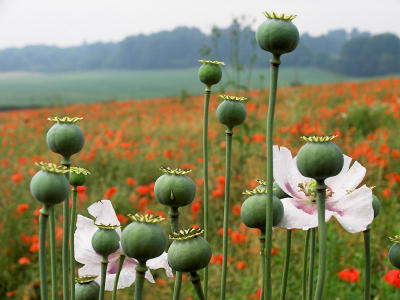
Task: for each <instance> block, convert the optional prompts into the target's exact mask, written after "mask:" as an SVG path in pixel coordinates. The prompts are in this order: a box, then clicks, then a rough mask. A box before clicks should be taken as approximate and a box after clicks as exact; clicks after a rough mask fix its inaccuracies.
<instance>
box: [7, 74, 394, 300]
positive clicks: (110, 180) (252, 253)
mask: <svg viewBox="0 0 400 300" xmlns="http://www.w3.org/2000/svg"><path fill="white" fill-rule="evenodd" d="M174 80H175V79H174ZM266 94H267V91H264V93H259V92H257V91H253V92H249V94H248V97H249V101H248V103H247V104H246V108H247V119H246V122H245V123H244V124H243V125H241V126H240V127H239V128H238V130H235V132H234V140H233V160H232V183H231V206H232V214H231V217H230V225H229V227H230V228H231V230H232V234H231V236H230V239H229V243H230V250H229V256H230V258H231V260H230V263H229V268H228V294H227V299H228V300H245V299H251V300H256V299H257V297H256V293H257V290H258V288H259V287H260V284H261V279H260V275H259V274H260V264H259V251H260V248H259V240H258V233H257V232H256V231H255V230H251V229H248V228H246V227H245V226H244V225H243V224H242V223H241V220H240V216H239V215H238V207H240V205H241V204H242V202H243V201H244V199H245V196H244V195H242V192H243V191H244V190H246V189H249V188H251V187H254V186H255V184H257V183H256V182H255V179H259V178H264V177H265V150H264V149H265V136H264V133H265V117H266V111H267V105H266V103H267V102H266ZM399 95H400V80H399V79H395V78H392V79H381V80H374V81H367V82H346V83H331V84H321V85H312V86H300V87H284V88H281V89H279V91H278V101H277V106H276V121H275V140H274V143H275V144H278V145H281V146H285V147H288V148H290V149H291V151H292V154H294V155H295V154H296V153H297V151H298V149H299V147H300V146H301V145H302V141H301V140H300V139H299V137H300V136H302V135H330V134H338V135H339V138H338V139H337V140H336V143H337V144H338V145H339V146H340V147H341V149H342V151H343V152H344V153H345V154H347V155H349V156H351V157H352V158H353V159H355V160H357V161H358V162H359V163H361V164H362V165H364V166H366V168H367V175H366V177H365V179H364V181H363V183H365V184H367V185H368V186H376V188H375V189H374V193H375V194H376V195H377V197H378V198H379V199H380V201H381V204H382V209H381V213H380V215H379V216H378V217H377V219H376V220H375V221H374V223H373V224H372V225H371V238H372V296H373V299H379V300H387V299H400V289H398V288H396V287H394V286H392V285H389V284H388V283H387V282H386V281H385V280H384V279H383V277H384V275H385V274H387V272H388V271H389V270H391V269H393V267H391V265H390V263H389V261H388V258H387V251H388V249H389V247H390V246H391V243H390V241H389V240H388V236H392V235H394V234H399V228H400V224H399V218H398V216H399V214H400V205H399V201H398V197H399V194H400V187H399V184H398V182H399V181H400V175H399V169H400V152H399V149H400V141H399V139H397V136H398V128H399V126H400V119H399V118H400V116H399V112H400V105H399V101H398V99H399V98H398V97H399ZM218 103H219V101H217V100H216V96H215V95H213V96H212V99H211V103H210V119H209V122H210V127H209V139H210V144H209V145H210V150H209V157H210V167H209V169H210V201H211V203H210V206H211V207H210V213H211V215H210V222H211V223H210V228H211V233H210V236H211V238H210V243H211V245H212V249H213V255H214V258H213V260H212V262H211V265H210V274H211V278H210V291H211V295H210V299H218V297H219V288H220V270H221V268H220V264H219V257H220V256H219V255H220V254H221V251H222V249H221V248H222V247H221V244H222V238H221V236H220V234H219V230H220V228H221V227H222V210H223V188H224V185H223V181H224V178H223V176H224V168H225V158H224V157H225V143H224V141H225V133H224V131H225V128H224V126H222V125H221V124H219V123H218V121H217V119H216V116H215V110H216V108H217V105H218ZM202 112H203V97H202V96H189V97H187V98H186V99H182V98H161V99H153V100H144V101H124V102H122V101H121V102H120V101H114V102H108V103H97V104H75V105H69V106H65V107H53V108H42V109H33V110H29V109H26V110H15V111H9V112H0V128H1V129H2V130H1V131H0V143H1V145H2V147H1V148H0V156H1V161H0V163H1V165H2V172H1V180H0V193H1V195H2V197H0V244H1V245H2V248H1V251H0V299H19V300H20V299H23V300H38V299H39V297H38V253H37V234H38V232H37V222H38V211H39V209H40V204H39V203H38V202H37V201H36V200H34V199H33V198H32V196H31V195H30V193H29V182H30V180H31V178H32V176H33V174H35V172H36V171H37V169H35V167H34V165H33V163H34V162H37V161H52V162H57V161H59V160H60V157H58V156H57V155H55V154H52V153H51V152H50V150H48V148H47V145H46V132H47V130H48V129H49V128H50V127H51V123H50V122H49V121H47V118H48V117H49V116H55V115H69V116H83V117H84V120H83V121H81V122H80V123H79V126H81V128H82V129H83V130H84V132H85V136H86V145H85V147H84V149H83V150H82V152H81V153H79V154H78V155H76V157H74V159H73V164H74V165H78V166H81V167H84V168H87V169H89V170H90V171H91V172H92V175H91V176H90V177H89V178H88V183H87V185H86V189H85V190H81V191H80V193H79V196H78V211H79V213H80V214H84V215H85V216H88V213H87V210H86V208H87V207H88V206H89V205H90V204H92V203H93V202H95V201H98V200H100V199H104V197H105V195H107V194H108V195H109V196H108V197H109V198H110V199H111V201H112V202H113V205H114V208H115V209H116V212H117V213H118V214H121V215H123V214H127V213H135V212H142V213H146V212H154V213H157V214H164V215H166V216H168V214H167V209H166V208H165V207H163V206H162V205H161V204H159V203H158V202H157V201H156V200H155V198H154V194H152V193H151V191H152V186H153V183H154V181H155V180H156V179H157V177H159V176H160V175H161V172H160V171H159V169H158V168H159V167H160V166H163V165H164V166H171V167H181V168H190V169H192V170H193V172H192V173H190V176H191V177H192V178H193V179H194V181H195V182H196V185H197V196H196V198H195V200H194V204H193V205H190V206H188V207H185V208H182V210H181V216H182V219H181V220H180V224H181V226H182V227H186V228H187V227H189V226H191V225H193V224H197V225H200V226H201V224H202V203H203V202H202V201H203V200H202V162H201V157H202V142H201V139H202ZM221 183H222V184H221ZM143 190H145V192H143ZM110 191H112V192H110ZM56 215H57V228H56V231H57V251H59V253H60V252H61V234H62V228H61V226H62V225H61V224H62V222H61V207H60V206H58V207H57V210H56ZM121 220H125V221H126V218H125V219H124V218H121ZM122 222H123V225H126V223H125V222H124V221H122ZM163 226H164V228H165V231H166V232H168V230H169V229H168V228H169V224H168V222H165V224H164V225H163ZM327 228H328V244H327V245H328V264H327V269H328V273H327V281H326V288H325V294H324V295H325V296H324V299H326V300H349V299H362V297H363V296H362V295H363V276H364V271H363V265H364V257H363V238H362V234H361V233H358V234H353V235H351V234H349V233H347V232H346V231H345V230H344V229H343V228H342V227H341V226H340V225H339V224H338V223H337V222H336V221H334V220H331V221H330V222H329V223H328V225H327ZM285 232H286V231H285V230H284V229H279V228H278V229H276V230H274V233H273V248H274V250H275V252H274V255H273V258H272V260H273V274H272V277H273V299H279V290H280V282H281V274H282V273H281V271H282V266H283V258H284V252H285V246H284V245H285V244H284V240H285ZM304 237H305V232H304V231H301V230H296V231H294V232H293V241H292V247H293V248H292V250H293V251H292V260H291V266H290V274H289V283H288V291H287V294H288V296H287V298H286V299H287V300H298V299H300V298H301V295H300V291H301V285H300V284H301V280H300V278H301V274H302V257H303V246H304ZM59 259H60V257H59ZM350 268H355V269H356V270H359V271H360V277H359V280H358V281H356V282H347V281H343V280H342V279H340V278H339V276H338V273H339V272H340V271H342V270H344V269H350ZM60 269H61V263H59V264H58V270H59V271H60ZM315 272H317V268H316V269H315ZM154 276H155V278H156V279H157V281H156V282H157V284H154V285H151V284H150V283H149V282H147V281H146V282H145V297H144V299H146V300H155V299H157V300H158V299H163V300H164V299H171V298H172V289H173V279H171V278H167V277H166V276H165V273H164V272H163V271H157V272H154ZM315 278H316V277H315ZM58 283H59V285H60V284H61V279H60V280H59V282H58ZM59 288H60V290H61V286H59ZM132 294H133V291H132V287H131V288H127V289H125V290H123V291H121V292H120V296H119V297H118V299H120V300H128V299H132ZM4 295H7V296H6V297H5V298H4V297H3V298H2V296H4ZM105 299H107V300H109V299H111V297H110V293H107V295H106V298H105ZM181 299H183V300H188V299H195V297H194V294H193V290H192V287H191V285H190V282H189V281H188V280H187V279H186V280H185V281H184V282H183V295H182V297H181Z"/></svg>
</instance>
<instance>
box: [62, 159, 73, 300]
mask: <svg viewBox="0 0 400 300" xmlns="http://www.w3.org/2000/svg"><path fill="white" fill-rule="evenodd" d="M61 164H62V165H63V166H66V167H67V168H68V169H69V168H70V166H71V161H70V160H69V158H68V159H67V158H63V160H62V161H61ZM65 176H66V177H67V179H68V181H69V172H68V173H65ZM62 273H63V299H69V196H68V197H67V198H66V199H65V200H64V204H63V245H62Z"/></svg>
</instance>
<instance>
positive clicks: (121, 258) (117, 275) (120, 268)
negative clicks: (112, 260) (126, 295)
mask: <svg viewBox="0 0 400 300" xmlns="http://www.w3.org/2000/svg"><path fill="white" fill-rule="evenodd" d="M125 257H126V256H125V255H124V254H121V255H120V256H119V263H118V269H117V273H116V274H115V280H114V287H113V292H112V300H116V299H117V288H118V280H119V275H120V274H121V270H122V265H123V264H124V261H125Z"/></svg>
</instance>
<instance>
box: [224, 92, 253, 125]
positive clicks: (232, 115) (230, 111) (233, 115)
mask: <svg viewBox="0 0 400 300" xmlns="http://www.w3.org/2000/svg"><path fill="white" fill-rule="evenodd" d="M220 97H221V98H222V99H223V100H224V101H222V102H221V103H220V104H219V105H218V108H217V118H218V121H219V122H220V123H222V124H224V125H226V127H228V128H229V129H232V128H233V127H235V126H239V125H240V124H242V123H243V122H244V120H246V114H247V113H246V107H245V106H244V104H243V103H244V102H245V101H246V100H247V98H245V97H236V96H229V95H220Z"/></svg>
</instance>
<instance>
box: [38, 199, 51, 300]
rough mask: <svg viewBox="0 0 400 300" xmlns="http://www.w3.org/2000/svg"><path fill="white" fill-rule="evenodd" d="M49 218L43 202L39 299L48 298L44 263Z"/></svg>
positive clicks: (40, 227) (45, 299)
mask: <svg viewBox="0 0 400 300" xmlns="http://www.w3.org/2000/svg"><path fill="white" fill-rule="evenodd" d="M48 219H49V206H48V205H47V204H43V207H42V209H41V210H40V216H39V269H40V299H41V300H47V299H48V298H49V294H48V290H47V266H46V265H47V264H46V227H47V221H48Z"/></svg>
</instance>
